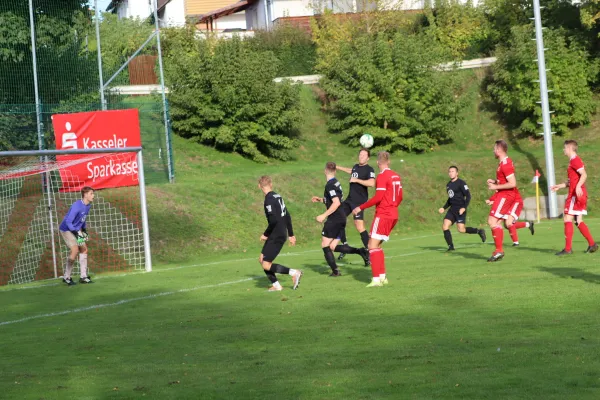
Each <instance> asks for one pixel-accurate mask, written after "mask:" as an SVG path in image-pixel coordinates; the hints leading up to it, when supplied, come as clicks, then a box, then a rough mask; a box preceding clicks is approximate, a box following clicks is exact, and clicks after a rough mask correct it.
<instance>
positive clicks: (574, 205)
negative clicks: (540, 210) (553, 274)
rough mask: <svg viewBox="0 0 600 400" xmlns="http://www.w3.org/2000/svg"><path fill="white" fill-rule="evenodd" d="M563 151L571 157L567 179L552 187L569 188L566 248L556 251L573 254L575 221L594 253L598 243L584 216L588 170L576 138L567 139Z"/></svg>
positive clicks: (566, 203)
mask: <svg viewBox="0 0 600 400" xmlns="http://www.w3.org/2000/svg"><path fill="white" fill-rule="evenodd" d="M563 153H564V154H565V156H567V157H569V168H568V169H567V174H568V178H567V181H566V182H564V183H561V184H558V185H554V186H552V187H551V189H552V190H553V191H555V192H556V191H557V190H559V189H562V188H569V194H568V195H567V200H566V202H565V212H564V222H565V242H566V243H565V248H564V249H562V250H561V251H559V252H558V253H556V255H557V256H564V255H565V254H573V249H572V243H573V221H575V225H576V226H577V228H579V232H581V234H582V235H583V237H585V238H586V240H587V241H588V248H587V250H586V251H585V252H586V253H594V252H595V251H597V250H598V244H597V243H596V242H595V241H594V238H593V237H592V234H591V233H590V230H589V229H588V227H587V225H586V224H585V222H583V216H584V215H587V210H586V208H587V189H586V187H585V182H586V181H587V172H586V171H585V165H584V164H583V161H581V158H580V157H579V156H578V155H577V142H576V141H575V140H566V141H565V144H564V147H563Z"/></svg>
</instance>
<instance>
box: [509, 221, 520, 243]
mask: <svg viewBox="0 0 600 400" xmlns="http://www.w3.org/2000/svg"><path fill="white" fill-rule="evenodd" d="M523 223H524V222H523ZM517 229H519V228H517V227H516V226H515V224H513V225H511V226H510V228H508V232H509V233H510V238H511V239H512V241H513V243H516V242H518V241H519V235H518V234H517Z"/></svg>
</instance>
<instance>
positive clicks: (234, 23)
mask: <svg viewBox="0 0 600 400" xmlns="http://www.w3.org/2000/svg"><path fill="white" fill-rule="evenodd" d="M214 29H215V30H219V31H222V30H225V29H246V12H245V11H242V12H239V13H236V14H231V15H227V16H225V17H221V18H219V19H216V20H215V22H214Z"/></svg>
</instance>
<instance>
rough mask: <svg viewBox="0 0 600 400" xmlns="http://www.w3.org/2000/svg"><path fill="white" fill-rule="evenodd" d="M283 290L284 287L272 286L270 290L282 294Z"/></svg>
mask: <svg viewBox="0 0 600 400" xmlns="http://www.w3.org/2000/svg"><path fill="white" fill-rule="evenodd" d="M282 290H283V287H282V286H271V287H270V288H269V292H281V291H282Z"/></svg>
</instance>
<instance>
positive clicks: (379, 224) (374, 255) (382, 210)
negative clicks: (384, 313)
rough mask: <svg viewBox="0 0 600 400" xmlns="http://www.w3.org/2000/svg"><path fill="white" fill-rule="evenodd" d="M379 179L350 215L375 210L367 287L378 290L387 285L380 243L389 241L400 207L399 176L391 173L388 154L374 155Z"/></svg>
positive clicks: (400, 185) (400, 183)
mask: <svg viewBox="0 0 600 400" xmlns="http://www.w3.org/2000/svg"><path fill="white" fill-rule="evenodd" d="M377 166H378V167H379V175H377V179H376V182H375V188H376V190H375V196H373V197H372V198H371V199H369V200H368V201H367V202H366V203H363V204H361V205H360V206H358V207H356V208H355V209H354V210H353V211H352V213H353V214H354V215H357V214H358V213H360V212H361V211H363V210H365V209H367V208H369V207H373V206H375V219H374V220H373V224H372V225H371V238H370V239H369V254H370V256H371V271H372V272H373V280H372V281H371V283H369V284H368V285H367V287H380V286H383V285H387V284H388V279H387V277H386V273H385V256H384V254H383V249H382V248H381V245H382V242H384V241H388V240H390V233H391V232H392V229H394V226H395V225H396V223H397V222H398V206H399V205H400V203H402V182H401V180H400V175H398V174H397V173H396V172H394V171H392V170H391V169H390V153H388V152H387V151H382V152H380V153H379V154H377Z"/></svg>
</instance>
